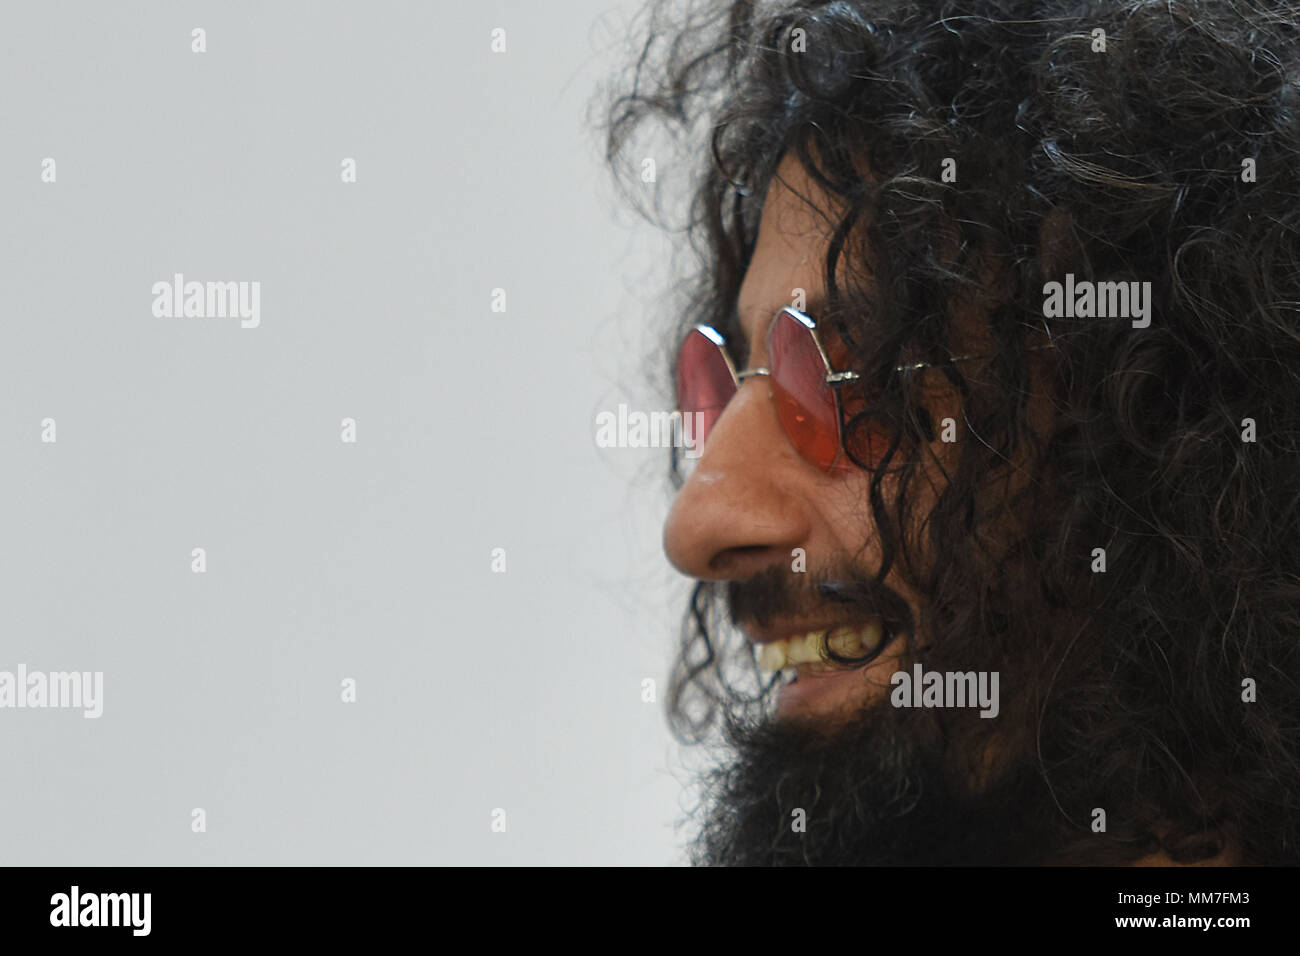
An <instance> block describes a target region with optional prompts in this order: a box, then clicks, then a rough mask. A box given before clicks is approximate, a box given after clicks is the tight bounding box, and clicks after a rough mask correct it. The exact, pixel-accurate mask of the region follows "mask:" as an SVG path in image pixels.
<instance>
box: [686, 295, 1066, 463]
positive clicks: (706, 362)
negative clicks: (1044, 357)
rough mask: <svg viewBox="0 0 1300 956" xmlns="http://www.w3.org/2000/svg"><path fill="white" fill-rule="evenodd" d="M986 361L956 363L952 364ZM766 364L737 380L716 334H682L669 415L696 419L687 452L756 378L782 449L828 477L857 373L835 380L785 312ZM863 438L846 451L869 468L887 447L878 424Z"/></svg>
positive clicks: (822, 353) (819, 347) (803, 325)
mask: <svg viewBox="0 0 1300 956" xmlns="http://www.w3.org/2000/svg"><path fill="white" fill-rule="evenodd" d="M1050 347H1051V346H1050V344H1049V345H1046V346H1038V348H1050ZM1031 348H1033V347H1031ZM986 357H987V356H979V355H960V356H956V357H954V358H953V359H952V361H954V362H960V361H965V360H967V359H974V358H986ZM767 358H768V367H767V368H755V369H749V370H748V371H744V372H737V371H736V367H735V365H733V364H732V361H731V356H729V355H728V354H727V350H726V340H725V339H724V338H723V337H722V335H721V334H720V333H719V332H718V331H717V330H716V329H714V328H712V327H710V326H707V325H697V326H695V328H693V329H691V331H690V332H688V333H687V334H686V338H685V339H683V340H682V344H681V348H680V349H679V351H678V353H677V408H678V410H679V411H680V412H682V413H683V415H685V414H686V413H690V412H694V413H697V414H698V415H699V416H700V417H699V418H697V419H695V421H696V422H698V423H699V424H698V427H697V428H696V430H695V434H694V435H691V436H690V442H689V445H690V447H691V448H692V449H694V450H695V451H696V452H697V453H698V451H699V449H701V448H702V447H703V445H704V442H705V441H706V440H707V438H708V436H709V432H710V431H712V429H713V425H714V424H715V423H716V422H717V420H718V418H719V417H720V416H721V415H722V410H723V409H724V408H725V407H726V405H727V402H728V401H730V400H731V396H733V395H734V394H736V392H737V391H738V390H739V389H740V384H741V382H743V381H744V380H745V379H747V378H750V377H751V376H755V375H763V376H766V377H767V379H768V381H769V383H770V384H771V395H772V400H773V402H774V403H775V405H776V413H777V417H778V418H779V419H780V420H781V426H782V428H784V429H785V433H786V435H787V437H789V439H790V443H791V444H792V445H794V447H795V449H796V450H797V451H798V452H799V454H800V455H802V456H803V457H804V458H805V459H806V460H807V461H809V462H811V463H812V464H814V465H816V466H817V467H818V468H820V469H821V470H823V471H830V470H831V469H832V468H834V467H835V466H836V465H837V464H838V463H840V461H841V460H842V459H843V458H844V457H845V453H844V421H845V414H844V402H843V401H842V399H841V396H840V390H841V389H842V387H843V386H845V385H848V384H850V383H853V382H857V381H859V380H860V379H861V376H860V375H858V373H857V372H837V371H836V370H835V369H834V368H833V367H832V365H831V360H830V358H829V357H828V356H827V353H826V348H825V347H824V345H823V344H822V340H821V336H820V335H819V334H818V332H817V323H816V322H814V321H813V320H812V319H810V318H809V317H808V316H806V315H804V314H803V313H802V312H800V311H798V310H797V309H793V308H790V307H789V306H786V307H785V308H783V309H781V310H780V311H779V312H777V314H776V316H775V317H774V318H773V319H772V323H771V325H770V326H769V327H768V331H767ZM928 367H930V365H929V363H927V362H916V363H913V364H911V365H898V366H895V367H894V371H896V372H907V371H911V370H914V369H921V368H928ZM857 404H858V402H857V401H855V402H854V405H855V406H856V405H857ZM864 407H865V405H864ZM863 438H864V439H865V443H864V446H863V447H858V446H855V448H854V450H855V452H856V454H857V458H858V459H859V460H860V461H863V462H864V463H865V464H867V466H868V467H874V466H875V465H876V464H877V463H878V462H879V461H880V460H881V459H882V458H883V457H884V453H885V451H886V450H887V449H888V447H889V444H890V439H891V433H890V430H889V429H888V428H887V427H886V426H885V425H884V424H883V423H881V424H877V425H873V426H872V427H869V428H867V429H865V430H864V434H863Z"/></svg>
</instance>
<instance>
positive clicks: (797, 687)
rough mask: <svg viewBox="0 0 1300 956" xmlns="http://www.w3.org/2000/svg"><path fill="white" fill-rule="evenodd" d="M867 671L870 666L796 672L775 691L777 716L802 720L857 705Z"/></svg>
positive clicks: (865, 688) (864, 694) (863, 690)
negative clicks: (791, 679) (795, 674)
mask: <svg viewBox="0 0 1300 956" xmlns="http://www.w3.org/2000/svg"><path fill="white" fill-rule="evenodd" d="M873 664H874V662H873ZM870 669H871V665H868V666H867V667H857V668H836V669H834V670H829V669H825V668H821V669H817V670H810V671H809V672H808V673H800V674H799V675H798V676H797V677H796V678H795V680H794V681H793V682H792V683H789V684H785V685H783V686H782V687H781V689H780V690H779V691H778V692H777V698H776V715H777V717H779V718H788V717H803V716H810V715H813V714H822V713H829V712H831V711H835V710H841V709H844V708H845V707H846V706H852V705H859V706H860V705H861V704H862V703H864V702H865V697H866V694H867V689H868V688H867V672H868V671H869V670H870ZM800 670H802V668H800Z"/></svg>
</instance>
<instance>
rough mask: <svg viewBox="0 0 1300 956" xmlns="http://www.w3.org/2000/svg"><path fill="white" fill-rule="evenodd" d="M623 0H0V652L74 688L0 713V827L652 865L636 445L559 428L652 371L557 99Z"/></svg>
mask: <svg viewBox="0 0 1300 956" xmlns="http://www.w3.org/2000/svg"><path fill="white" fill-rule="evenodd" d="M640 7H641V3H640V2H639V0H633V2H621V0H617V2H616V0H564V2H562V3H545V2H537V3H532V2H523V0H518V2H483V0H476V2H474V3H465V2H450V0H447V2H426V3H415V2H410V3H397V2H365V3H362V2H360V0H357V2H351V3H338V2H335V3H321V2H313V3H250V2H243V3H225V2H223V3H215V2H214V3H94V2H85V3H75V4H73V3H64V4H53V3H51V4H21V5H14V6H12V7H10V8H7V9H6V23H5V29H4V31H3V40H0V50H2V52H3V55H0V90H3V99H2V100H0V110H2V111H3V112H2V115H0V129H2V130H3V133H2V135H3V143H4V147H3V149H2V150H0V209H3V215H2V216H0V261H2V262H3V272H2V277H3V296H4V299H3V302H4V310H5V318H4V322H3V324H2V325H0V453H2V454H3V456H4V462H5V467H4V470H3V478H2V479H0V480H2V482H3V484H2V485H0V492H2V494H0V535H2V536H3V539H4V545H3V548H0V563H2V564H0V587H2V589H3V590H2V591H0V594H2V596H3V602H4V615H3V625H2V631H0V670H10V671H13V670H15V669H16V668H17V665H18V664H19V663H24V664H26V665H27V667H28V668H29V669H35V670H44V671H54V670H83V671H94V670H102V671H103V672H104V681H105V689H104V714H103V716H102V717H101V718H100V719H98V720H87V719H84V718H83V717H82V716H81V713H80V712H79V711H60V710H11V709H3V710H0V756H2V758H3V763H2V764H0V767H2V769H0V777H2V782H3V787H2V789H0V794H2V796H0V807H2V808H3V810H2V812H0V847H3V851H0V857H2V860H0V862H3V863H7V864H73V865H112V864H125V865H136V864H291V863H303V864H347V863H364V864H388V863H393V864H399V863H400V864H425V863H469V864H475V863H479V864H503V863H519V864H536V863H555V864H578V863H599V864H622V863H628V864H652V865H654V864H674V863H679V862H681V861H682V858H683V857H682V853H681V849H680V847H681V845H682V843H683V842H684V839H685V833H684V831H682V830H680V829H676V828H675V827H674V824H675V823H676V822H677V821H678V820H679V819H680V816H681V806H682V801H683V791H682V782H683V780H684V779H685V778H684V776H683V774H684V771H683V770H682V769H681V764H682V761H683V760H689V759H690V758H689V756H688V755H684V754H681V753H679V751H678V748H677V746H676V745H675V744H674V743H673V742H672V738H671V737H670V735H669V734H668V732H667V728H666V725H665V720H664V716H663V707H662V691H663V687H664V678H665V676H666V674H667V668H668V663H669V659H670V648H671V641H672V639H673V633H674V628H675V626H676V622H677V617H678V610H679V608H680V607H682V604H681V599H682V597H683V595H684V594H685V584H684V583H683V582H682V581H681V579H679V578H678V577H677V576H676V575H675V574H673V573H672V572H671V571H670V569H669V568H668V566H667V564H666V562H665V560H664V559H663V556H662V553H661V550H660V538H659V535H660V525H661V522H662V520H663V515H664V513H665V509H666V506H667V503H668V492H667V487H666V484H665V482H664V481H663V477H662V472H663V466H664V461H665V454H666V453H665V452H663V451H661V450H634V449H608V450H602V449H598V448H597V447H596V446H595V441H594V424H593V423H594V419H595V416H596V414H597V413H598V412H599V411H601V410H603V409H610V410H612V409H615V408H616V407H617V404H618V402H620V401H626V402H629V403H630V404H632V405H633V406H634V407H639V408H658V407H662V406H663V405H664V404H665V403H666V401H667V400H666V397H665V396H663V395H657V394H656V393H654V392H653V391H652V390H651V384H652V376H653V374H654V372H655V371H657V370H656V369H654V368H652V367H651V365H650V364H648V362H647V359H648V357H650V356H651V354H652V352H653V347H654V344H655V333H656V332H657V331H658V330H657V329H655V328H653V327H651V326H650V325H649V324H648V322H647V318H646V317H647V315H649V314H650V313H651V312H652V310H653V309H654V308H656V305H655V302H656V299H655V296H656V295H657V294H659V293H660V292H662V290H663V288H664V287H665V286H666V284H667V283H668V281H669V280H668V278H667V276H668V275H669V273H668V271H667V268H666V262H667V259H668V246H667V244H666V240H665V239H663V238H662V237H660V236H658V235H656V234H654V233H653V232H652V230H650V229H649V227H646V226H644V225H642V224H640V223H639V221H638V220H636V219H635V217H634V216H632V215H631V214H630V213H628V212H626V211H625V210H624V209H623V208H622V207H620V206H619V205H618V201H617V198H616V196H615V192H614V189H613V186H612V185H611V184H609V180H608V177H607V176H606V175H605V173H604V172H603V170H602V168H601V165H600V163H601V161H600V151H599V143H598V142H597V138H596V136H595V134H593V133H591V132H590V131H589V130H588V127H587V125H586V124H587V113H586V111H587V108H588V107H587V104H588V101H589V99H590V98H591V97H592V95H593V94H594V92H595V90H596V86H595V85H596V84H597V83H599V82H602V81H605V80H607V79H609V78H610V76H611V75H612V74H613V73H614V72H616V71H617V70H618V69H619V68H620V67H621V65H622V64H623V63H624V62H625V56H626V49H625V47H624V43H625V33H626V30H627V26H628V24H629V22H630V21H631V20H632V18H633V15H634V14H635V13H636V12H637V11H638V10H639V9H640ZM196 26H201V27H203V28H205V29H206V30H207V43H208V49H207V52H206V53H204V54H195V53H192V52H191V50H190V42H191V40H190V31H191V29H192V28H193V27H196ZM498 26H499V27H504V28H505V29H506V31H507V42H508V45H509V48H508V52H507V53H506V54H504V55H493V54H492V53H491V51H490V49H489V41H490V31H491V30H492V28H493V27H498ZM47 156H48V157H53V158H54V159H55V160H56V162H57V170H58V181H57V183H56V184H52V185H51V184H45V183H42V182H41V180H40V164H41V160H42V159H43V158H44V157H47ZM349 156H350V157H355V158H356V160H357V163H358V182H357V183H356V184H352V185H345V184H343V183H341V182H340V177H339V173H340V162H341V160H342V159H343V158H344V157H349ZM175 272H182V273H184V274H185V276H186V278H187V279H194V280H199V281H208V280H213V281H216V280H235V281H253V280H256V281H260V282H261V284H262V302H261V310H262V317H261V326H260V328H257V329H242V328H240V327H239V322H238V320H237V319H184V318H178V319H159V318H155V317H154V316H153V315H152V314H151V305H152V302H153V295H152V293H151V291H150V289H151V286H152V284H153V283H154V282H155V281H158V280H166V281H170V279H171V276H172V274H173V273H175ZM498 286H499V287H504V288H505V289H506V290H507V295H508V306H509V311H508V312H507V313H505V314H503V315H502V314H494V313H493V312H491V311H490V308H489V306H490V299H489V297H490V293H491V290H492V289H493V288H494V287H498ZM656 403H657V404H656ZM47 416H48V417H53V418H55V419H56V420H57V423H58V425H57V427H58V442H57V444H54V445H49V444H43V443H41V441H40V421H41V419H43V418H45V417H47ZM344 417H353V418H355V419H356V420H357V422H358V436H359V441H358V443H357V444H355V445H348V444H344V443H342V442H341V441H340V438H339V432H340V420H341V419H342V418H344ZM195 547H204V548H206V549H207V555H208V570H207V573H206V574H194V573H192V572H191V570H190V561H191V558H190V552H191V549H192V548H195ZM495 547H504V548H505V549H506V551H507V562H508V565H507V566H508V571H507V572H506V573H505V574H494V573H492V572H491V569H490V553H491V550H492V549H493V548H495ZM345 677H352V678H355V679H356V680H357V682H358V701H357V703H355V704H344V703H342V702H341V701H340V681H341V680H342V679H343V678H345ZM647 677H650V678H654V679H656V680H657V681H658V682H659V688H660V692H661V694H660V702H657V703H654V704H647V703H644V702H643V701H642V699H641V681H642V680H643V679H645V678H647ZM194 807H202V808H204V809H205V810H206V812H207V825H208V829H207V832H206V833H201V834H196V833H193V832H191V828H190V811H191V809H192V808H194ZM495 807H502V808H504V809H505V810H506V812H507V832H505V833H493V832H491V830H490V821H491V818H490V814H491V811H492V809H493V808H495Z"/></svg>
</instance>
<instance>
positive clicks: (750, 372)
mask: <svg viewBox="0 0 1300 956" xmlns="http://www.w3.org/2000/svg"><path fill="white" fill-rule="evenodd" d="M783 312H786V313H789V314H790V317H791V318H793V319H794V320H795V321H797V322H798V323H799V324H800V325H802V326H803V327H804V328H805V329H807V330H808V332H809V334H811V335H812V340H813V344H814V345H815V346H817V354H818V355H820V356H821V360H822V367H823V368H825V369H826V384H827V385H829V386H831V388H832V394H833V395H834V396H835V417H836V420H837V422H838V424H837V432H838V435H837V437H838V439H839V444H840V449H839V451H838V452H837V453H836V456H835V459H834V460H833V461H832V462H831V464H830V468H834V467H835V465H836V464H838V462H839V461H840V459H841V458H842V457H843V456H844V408H843V405H842V403H841V402H840V393H839V387H840V386H841V385H847V384H848V383H850V382H856V381H858V380H859V379H860V378H861V377H862V376H861V375H859V374H858V373H857V372H837V371H835V369H834V367H833V366H832V365H831V360H830V356H828V355H827V354H826V348H825V346H823V345H822V338H821V336H820V335H818V334H817V323H816V322H814V321H813V320H812V318H810V317H809V316H807V315H805V314H804V313H803V312H800V311H799V310H798V309H796V308H794V307H793V306H789V305H787V306H783V307H782V308H780V309H778V310H777V311H776V313H775V314H774V315H773V316H772V319H771V321H770V322H769V323H768V326H767V334H768V336H769V337H770V336H771V334H772V329H773V328H774V327H775V326H776V321H777V319H779V318H780V317H781V314H782V313H783ZM694 331H696V332H699V333H701V334H702V335H703V336H704V337H705V338H706V339H708V340H709V341H710V342H712V343H713V344H714V345H716V346H717V347H718V351H719V352H720V353H721V354H722V359H723V361H724V362H726V364H727V370H728V371H729V372H731V378H732V380H733V381H734V382H735V383H736V390H737V391H739V390H740V386H741V383H742V382H744V381H745V379H748V378H753V377H755V376H768V377H770V376H771V374H772V370H771V369H769V368H764V367H762V366H760V367H759V368H752V369H746V370H745V371H743V372H737V371H736V366H735V363H734V362H732V361H731V356H730V355H728V354H727V349H726V339H725V338H724V337H723V336H722V334H721V333H719V332H718V330H717V329H715V328H713V327H712V326H710V325H696V326H695V328H694ZM1054 346H1055V343H1053V342H1048V343H1047V344H1046V345H1031V346H1029V347H1028V351H1030V352H1038V351H1042V350H1043V349H1050V348H1053V347H1054ZM992 357H993V356H991V355H954V356H952V357H951V358H950V359H949V360H948V361H950V362H966V361H970V360H971V359H982V358H992ZM934 364H935V363H933V362H913V363H911V364H909V365H895V366H894V371H895V372H911V371H915V370H917V369H923V368H933V367H934Z"/></svg>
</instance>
